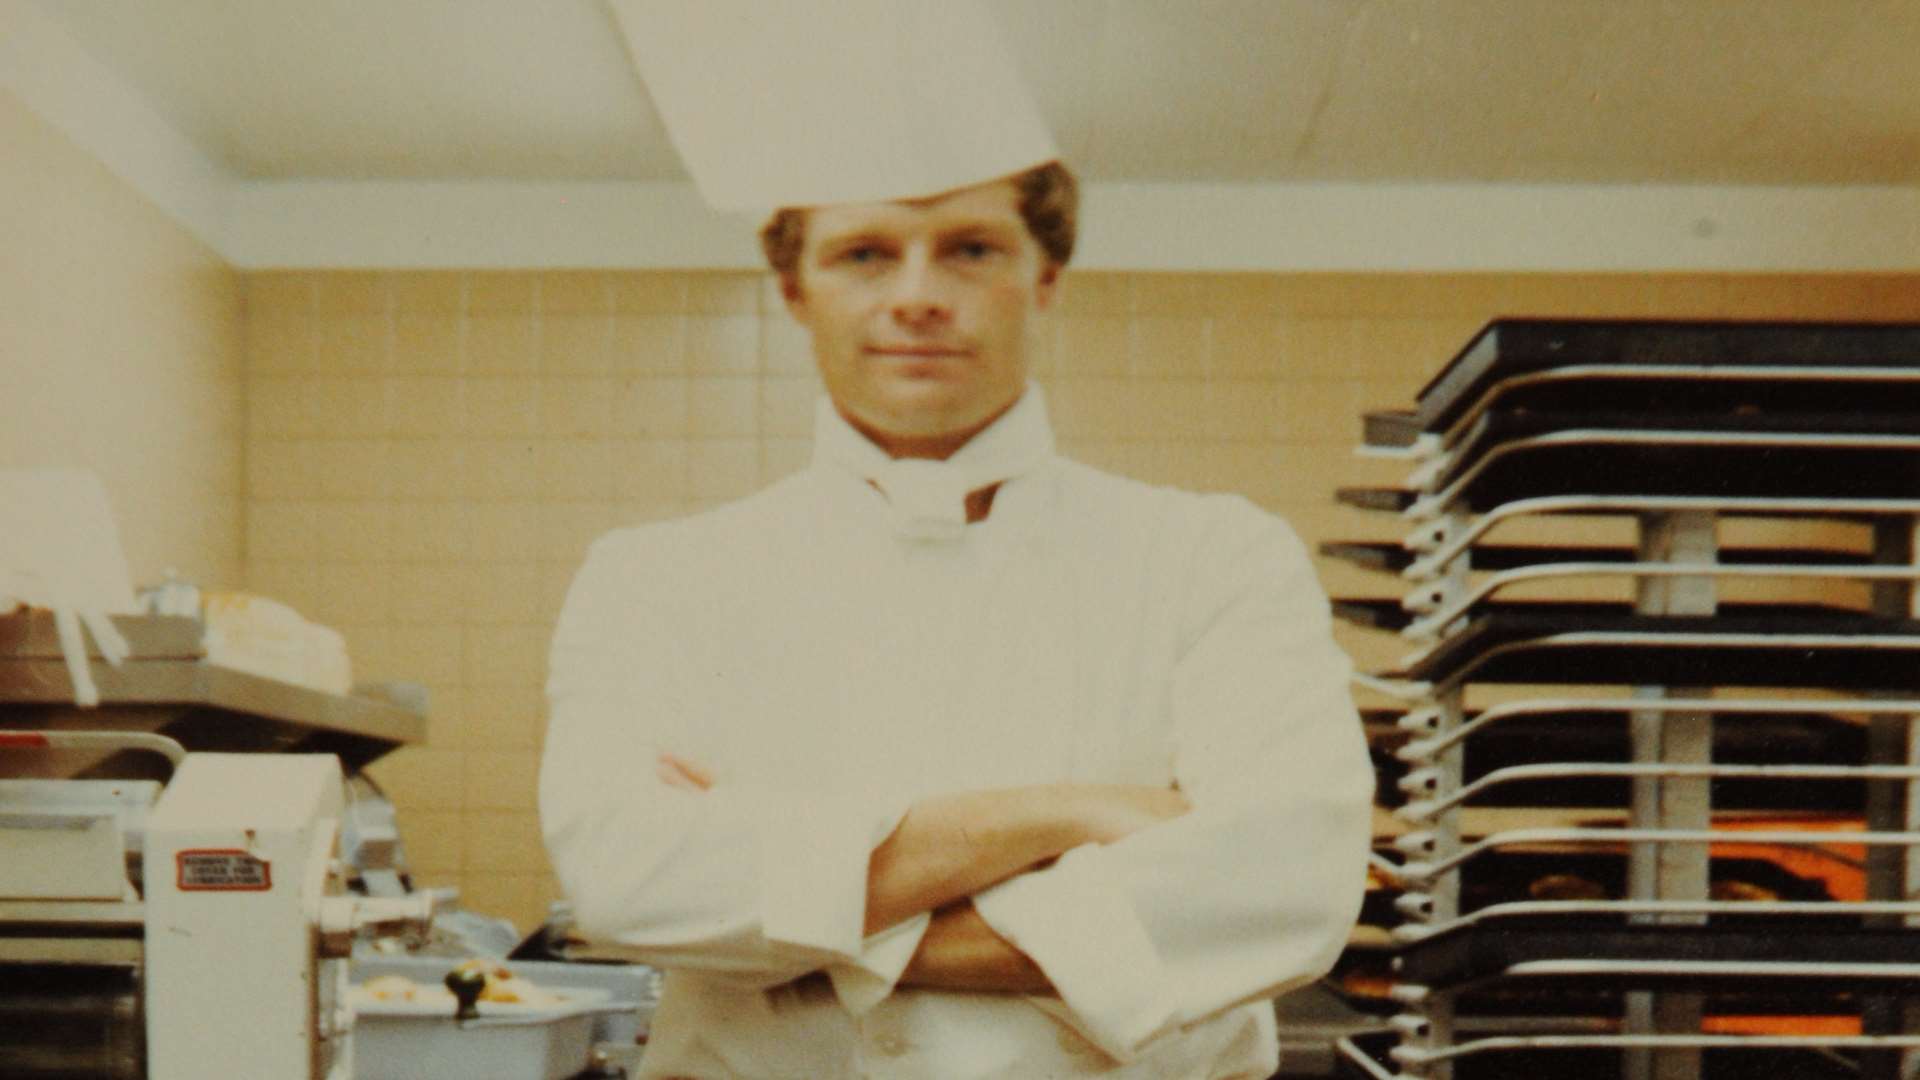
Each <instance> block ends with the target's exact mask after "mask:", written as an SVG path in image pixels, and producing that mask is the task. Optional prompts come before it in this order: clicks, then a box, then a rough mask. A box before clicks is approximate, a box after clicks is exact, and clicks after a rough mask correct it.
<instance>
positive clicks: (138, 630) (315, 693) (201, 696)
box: [0, 609, 426, 778]
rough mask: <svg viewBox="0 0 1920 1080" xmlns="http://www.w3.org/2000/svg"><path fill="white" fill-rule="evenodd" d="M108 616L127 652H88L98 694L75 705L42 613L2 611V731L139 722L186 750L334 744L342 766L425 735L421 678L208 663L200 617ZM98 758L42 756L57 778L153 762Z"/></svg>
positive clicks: (300, 748) (124, 727) (129, 727)
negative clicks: (254, 670)
mask: <svg viewBox="0 0 1920 1080" xmlns="http://www.w3.org/2000/svg"><path fill="white" fill-rule="evenodd" d="M113 622H114V625H115V626H116V627H117V628H118V629H119V630H120V633H121V635H122V636H123V637H125V638H126V640H127V644H128V646H129V648H130V650H131V652H130V654H129V655H128V657H127V658H126V660H125V662H124V663H122V664H121V665H120V666H118V667H112V666H109V665H108V664H107V663H106V662H105V661H104V660H103V659H101V657H100V655H99V653H98V652H97V651H96V652H94V653H93V655H92V656H91V671H92V674H93V679H94V682H95V684H96V685H97V686H98V687H99V690H100V705H99V707H97V708H91V709H81V708H78V707H77V706H75V705H74V703H73V684H72V683H71V681H70V680H69V678H68V675H67V668H66V664H65V662H64V661H63V659H62V657H61V652H60V642H59V637H58V634H57V632H56V631H55V629H54V624H53V618H52V616H51V615H50V614H48V613H47V612H44V611H37V610H32V609H27V610H23V611H21V612H17V613H14V614H10V615H0V733H4V732H5V731H7V730H9V729H14V730H57V731H118V732H147V733H152V734H157V735H163V736H166V737H167V738H170V739H172V740H174V741H175V742H177V743H179V744H180V745H181V746H184V747H185V748H186V749H188V750H194V751H205V750H212V751H223V752H242V751H244V752H258V751H267V752H276V753H325V754H335V755H338V756H339V758H340V760H341V764H342V766H343V767H345V769H346V770H347V772H348V773H349V774H352V773H354V772H357V771H359V770H360V769H361V768H362V767H364V766H365V765H366V764H368V763H369V762H371V761H373V760H375V759H377V758H379V757H380V756H382V755H384V754H386V753H388V752H389V751H391V750H394V749H397V748H398V747H400V746H402V745H405V744H407V743H412V742H419V741H421V740H422V739H424V738H425V737H426V716H425V713H426V701H425V692H424V689H423V688H419V687H414V686H412V685H410V684H365V685H362V686H358V687H355V688H354V692H353V693H352V694H349V695H342V694H329V693H325V692H323V691H319V690H312V689H309V688H307V687H304V686H296V685H294V684H292V683H287V682H282V681H280V680H278V679H269V678H263V677H261V676H258V675H253V674H249V673H247V672H244V671H237V670H234V669H232V668H226V667H221V666H219V665H217V664H213V663H209V662H208V661H207V659H206V650H205V648H204V647H203V646H202V644H201V639H202V637H203V635H204V632H205V627H204V625H203V624H202V623H201V621H200V620H199V619H193V618H185V617H179V616H165V615H140V616H119V615H117V616H114V617H113ZM103 758H104V755H98V754H95V755H68V756H67V757H66V758H65V759H64V760H60V761H57V762H52V763H51V764H50V766H49V767H50V768H51V769H52V770H53V774H54V775H55V776H56V778H71V777H81V776H86V775H90V774H94V773H100V774H103V775H113V776H121V777H126V776H141V775H147V774H148V773H149V772H150V771H151V769H152V768H153V767H154V765H155V763H154V762H153V761H152V760H151V759H150V758H147V757H146V756H144V755H133V756H125V755H123V758H124V760H116V761H114V762H113V763H112V764H111V766H109V765H108V764H107V763H106V762H105V761H104V760H103ZM127 770H131V771H127ZM162 775H164V773H162Z"/></svg>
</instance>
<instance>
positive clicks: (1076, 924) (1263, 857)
mask: <svg viewBox="0 0 1920 1080" xmlns="http://www.w3.org/2000/svg"><path fill="white" fill-rule="evenodd" d="M1218 508H1220V509H1224V510H1227V511H1228V512H1227V513H1224V514H1222V515H1221V517H1220V518H1219V519H1218V524H1216V526H1215V527H1214V528H1212V529H1211V530H1210V533H1211V535H1210V537H1209V539H1208V541H1207V542H1205V543H1203V544H1202V545H1200V548H1199V550H1200V551H1201V552H1202V555H1201V557H1200V559H1198V560H1197V561H1196V563H1195V564H1194V565H1195V570H1194V573H1193V576H1192V577H1191V578H1190V584H1189V586H1188V588H1186V589H1185V590H1184V592H1185V593H1186V601H1185V604H1186V610H1187V612H1188V613H1189V614H1188V617H1187V618H1185V619H1183V624H1184V626H1183V633H1182V641H1181V643H1180V646H1179V652H1178V660H1177V663H1176V665H1175V668H1174V674H1173V678H1172V686H1171V688H1170V706H1171V710H1172V722H1173V730H1174V732H1175V736H1176V741H1177V748H1176V751H1175V753H1176V760H1175V765H1174V772H1175V776H1176V779H1177V781H1178V784H1179V786H1180V789H1181V791H1182V792H1184V793H1185V794H1186V795H1187V797H1188V798H1189V799H1190V800H1191V802H1192V804H1193V809H1192V810H1191V811H1190V812H1189V813H1187V814H1186V815H1184V816H1182V817H1179V818H1176V819H1173V820H1171V821H1168V822H1165V823H1163V824H1161V825H1158V826H1155V827H1153V828H1150V829H1146V830H1143V831H1141V832H1138V833H1135V834H1133V835H1131V836H1128V837H1126V838H1124V839H1122V840H1121V841H1119V842H1117V843H1114V844H1110V845H1106V846H1100V845H1088V846H1085V847H1081V848H1077V849H1075V850H1073V851H1070V852H1068V853H1067V854H1066V855H1065V856H1063V857H1062V858H1061V859H1060V860H1059V861H1058V862H1056V863H1055V864H1054V865H1053V866H1052V867H1051V868H1048V869H1045V870H1040V871H1036V872H1033V873H1029V874H1026V875H1023V876H1020V877H1017V878H1013V879H1011V880H1009V881H1007V882H1004V883H1002V884H1000V885H998V886H995V887H994V888H992V889H989V890H987V891H985V892H982V893H980V894H979V895H977V896H976V897H975V898H974V906H975V907H976V909H978V911H979V912H980V914H981V916H982V917H983V918H985V919H986V921H987V923H988V925H990V926H992V927H993V928H994V930H995V931H996V932H998V933H999V934H1000V935H1001V936H1002V937H1004V938H1006V939H1007V940H1008V941H1009V942H1011V943H1012V944H1013V945H1014V946H1016V947H1017V948H1019V949H1020V950H1021V951H1023V952H1025V953H1026V954H1027V955H1028V956H1029V957H1030V958H1031V959H1032V960H1033V961H1034V962H1035V963H1036V964H1038V965H1039V966H1040V968H1041V970H1042V971H1043V972H1045V973H1046V975H1047V977H1048V979H1049V980H1051V981H1052V983H1053V985H1054V987H1055V988H1056V989H1057V990H1058V991H1059V994H1060V998H1059V1001H1058V1002H1041V1004H1042V1007H1043V1008H1046V1009H1047V1011H1049V1012H1051V1013H1053V1014H1054V1015H1055V1016H1056V1017H1057V1018H1059V1019H1061V1020H1062V1021H1063V1022H1065V1023H1068V1024H1070V1025H1071V1026H1073V1027H1074V1028H1075V1029H1077V1030H1078V1031H1079V1032H1080V1033H1081V1034H1083V1035H1085V1036H1086V1037H1087V1038H1088V1039H1089V1040H1090V1041H1092V1042H1093V1043H1094V1044H1095V1045H1097V1046H1099V1047H1100V1048H1101V1049H1103V1050H1105V1051H1106V1052H1107V1053H1109V1054H1110V1055H1112V1056H1113V1057H1114V1058H1115V1059H1117V1060H1119V1061H1128V1060H1131V1059H1133V1058H1134V1057H1135V1056H1137V1055H1138V1053H1139V1052H1140V1051H1141V1049H1142V1047H1143V1046H1144V1045H1145V1044H1146V1043H1148V1042H1149V1041H1151V1040H1152V1039H1153V1038H1154V1037H1155V1036H1156V1035H1158V1034H1160V1033H1163V1032H1166V1031H1168V1030H1171V1029H1174V1028H1177V1027H1179V1026H1180V1025H1183V1024H1186V1023H1190V1022H1192V1021H1195V1020H1199V1019H1202V1018H1204V1017H1206V1016H1209V1015H1211V1014H1213V1013H1217V1012H1219V1011H1221V1010H1223V1009H1227V1008H1229V1007H1232V1006H1235V1005H1239V1004H1242V1003H1244V1002H1247V1001H1251V1000H1255V999H1260V998H1270V997H1273V996H1276V995H1278V994H1280V993H1283V992H1285V991H1287V990H1289V989H1291V988H1293V987H1296V986H1299V985H1301V984H1303V983H1305V982H1308V981H1310V980H1312V979H1314V978H1317V977H1318V976H1320V975H1322V974H1324V973H1325V972H1326V971H1327V970H1328V969H1329V968H1330V967H1331V966H1332V964H1333V962H1334V960H1335V959H1336V958H1337V956H1338V955H1339V953H1340V951H1341V949H1342V948H1343V947H1344V946H1345V944H1346V941H1347V936H1348V933H1349V931H1350V930H1351V928H1352V926H1353V923H1354V920H1355V919H1356V917H1357V915H1358V912H1359V905H1360V900H1361V894H1362V892H1363V890H1364V887H1365V877H1366V870H1365V865H1366V856H1367V851H1368V846H1369V840H1370V824H1371V805H1372V796H1373V777H1372V770H1371V766H1370V764H1369V760H1368V756H1367V750H1366V745H1365V739H1364V737H1363V735H1362V732H1361V728H1360V723H1359V718H1358V716H1357V714H1356V712H1355V710H1354V706H1353V702H1352V698H1351V696H1350V693H1349V690H1348V680H1349V675H1350V671H1351V663H1350V661H1349V660H1348V659H1347V657H1346V655H1345V654H1344V653H1343V652H1341V650H1340V649H1339V647H1338V646H1337V645H1336V644H1334V641H1333V638H1332V634H1331V621H1330V619H1329V614H1328V606H1327V601H1326V598H1325V594H1324V593H1322V592H1321V590H1320V587H1319V585H1318V583H1317V581H1316V580H1315V578H1314V574H1313V569H1312V565H1311V563H1310V562H1309V561H1308V559H1307V555H1306V552H1305V549H1304V548H1303V547H1302V546H1301V544H1300V541H1299V540H1298V539H1297V538H1296V537H1295V536H1294V534H1293V532H1292V531H1291V530H1290V529H1288V528H1287V527H1286V526H1285V525H1284V524H1283V523H1281V522H1280V521H1279V520H1278V519H1276V518H1273V517H1271V516H1269V515H1266V514H1264V513H1262V512H1260V511H1257V510H1255V509H1254V508H1253V507H1252V506H1251V505H1250V504H1246V503H1244V502H1241V501H1238V500H1235V501H1234V502H1233V503H1230V504H1226V505H1225V506H1221V507H1218Z"/></svg>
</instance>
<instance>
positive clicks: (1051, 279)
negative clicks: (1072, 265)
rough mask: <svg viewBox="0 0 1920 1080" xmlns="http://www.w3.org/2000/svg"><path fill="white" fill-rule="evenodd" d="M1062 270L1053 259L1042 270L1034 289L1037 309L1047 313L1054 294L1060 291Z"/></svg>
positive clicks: (1034, 301)
mask: <svg viewBox="0 0 1920 1080" xmlns="http://www.w3.org/2000/svg"><path fill="white" fill-rule="evenodd" d="M1060 270H1061V266H1060V264H1059V263H1057V262H1054V261H1053V260H1051V259H1049V260H1047V263H1046V265H1045V266H1042V267H1041V268H1040V280H1039V281H1037V282H1035V283H1034V287H1033V306H1034V307H1035V308H1037V309H1039V310H1041V311H1045V310H1046V309H1047V305H1048V304H1051V303H1053V297H1054V294H1056V293H1057V292H1059V291H1060Z"/></svg>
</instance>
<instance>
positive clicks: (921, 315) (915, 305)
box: [890, 252, 953, 329]
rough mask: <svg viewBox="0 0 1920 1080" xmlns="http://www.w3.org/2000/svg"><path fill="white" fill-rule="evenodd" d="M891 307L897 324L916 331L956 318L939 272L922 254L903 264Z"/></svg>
mask: <svg viewBox="0 0 1920 1080" xmlns="http://www.w3.org/2000/svg"><path fill="white" fill-rule="evenodd" d="M890 306H891V308H892V311H893V319H894V321H895V322H897V323H899V324H900V325H902V326H907V327H912V328H916V329H918V328H922V327H926V326H932V325H937V324H939V323H942V322H946V321H947V320H949V319H951V318H952V317H953V307H952V304H951V303H950V302H949V301H948V299H947V297H946V295H945V293H944V291H943V290H942V288H941V283H940V281H939V274H938V272H937V268H936V267H935V266H934V265H933V261H932V260H931V259H929V258H928V257H927V256H925V255H924V254H921V253H919V252H914V253H912V254H909V255H908V256H907V257H906V258H905V259H902V260H901V263H900V269H899V272H898V274H897V276H896V277H895V278H894V282H893V297H892V302H891V305H890Z"/></svg>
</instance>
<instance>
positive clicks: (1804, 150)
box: [36, 0, 1920, 185]
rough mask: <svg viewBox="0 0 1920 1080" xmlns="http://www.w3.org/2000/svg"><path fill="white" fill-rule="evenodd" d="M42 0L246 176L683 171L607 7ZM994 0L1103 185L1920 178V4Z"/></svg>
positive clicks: (1041, 92)
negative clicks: (632, 65) (1135, 183)
mask: <svg viewBox="0 0 1920 1080" xmlns="http://www.w3.org/2000/svg"><path fill="white" fill-rule="evenodd" d="M769 2H773V0H769ZM36 4H37V7H38V8H39V10H40V11H41V12H42V13H43V14H44V15H45V16H46V17H47V18H49V19H51V20H53V21H54V22H57V23H58V24H59V25H60V26H61V27H62V28H63V30H64V31H65V32H66V34H67V35H69V36H70V37H71V38H72V40H73V41H74V42H75V43H77V44H78V45H79V46H80V48H82V49H83V50H85V51H86V52H87V53H89V54H91V55H92V56H93V57H94V58H95V59H97V60H98V61H100V62H101V63H102V64H103V65H105V66H106V67H107V68H108V69H110V70H111V71H112V72H114V73H115V74H116V75H117V76H119V78H120V79H121V80H123V81H124V82H125V83H126V84H128V85H129V86H131V87H133V88H134V90H135V91H136V92H137V93H138V94H139V95H141V96H142V98H144V100H145V102H146V104H147V105H148V106H150V107H151V109H152V110H153V111H154V112H156V113H158V114H159V115H160V116H161V117H163V118H164V119H165V120H166V121H167V122H168V123H170V124H171V125H172V127H173V128H174V129H176V130H177V131H178V132H179V133H181V134H182V135H184V136H185V137H186V139H187V140H188V141H190V142H191V143H192V144H193V145H194V146H195V147H197V148H198V150H199V152H200V153H201V154H203V155H205V156H206V157H207V158H208V159H210V160H211V161H213V162H214V163H216V164H217V165H219V166H220V167H222V168H223V169H224V170H225V171H227V172H228V173H229V174H231V175H232V176H234V177H235V178H237V179H240V180H248V181H256V180H332V181H340V180H406V181H527V182H555V181H570V182H578V181H636V180H638V181H666V180H680V179H682V178H683V176H684V174H683V173H682V171H681V169H680V166H679V164H678V162H677V160H676V159H675V157H674V154H673V151H672V148H671V147H670V146H669V145H668V144H667V142H666V139H665V136H664V134H663V132H662V129H661V127H660V124H659V120H658V118H657V117H656V115H655V114H654V110H653V106H652V104H651V103H650V102H649V101H648V99H647V96H646V91H645V88H644V87H643V86H642V84H641V83H640V80H639V79H638V78H637V77H636V75H635V74H634V72H633V69H632V67H631V64H630V63H629V61H628V57H627V53H626V46H625V44H624V43H623V41H622V39H621V37H620V34H619V32H618V29H617V27H616V25H615V23H614V20H613V17H612V15H611V13H610V12H609V11H608V10H607V9H606V7H605V6H604V5H603V3H601V0H539V2H532V0H164V2H151V3H129V2H127V0H36ZM989 5H990V7H991V8H992V10H993V11H994V12H995V13H996V15H997V16H998V18H999V19H1000V22H1001V25H1002V26H1003V28H1004V29H1005V31H1006V36H1007V38H1008V41H1009V44H1010V46H1011V47H1012V49H1013V51H1014V53H1015V55H1016V59H1017V61H1018V63H1019V65H1020V67H1021V69H1022V71H1024V72H1025V74H1026V76H1027V79H1028V81H1029V83H1030V85H1031V87H1032V90H1033V92H1034V95H1035V97H1036V98H1037V100H1038V102H1039V104H1040V108H1041V111H1042V113H1043V114H1044V115H1045V116H1046V117H1047V118H1048V120H1049V122H1050V123H1051V124H1052V125H1053V126H1054V130H1055V134H1056V137H1057V138H1058V140H1059V142H1060V145H1061V147H1062V149H1063V151H1064V152H1065V154H1066V155H1067V156H1068V158H1069V160H1070V161H1072V162H1073V163H1075V164H1076V165H1077V166H1078V168H1079V169H1080V171H1081V172H1082V174H1083V175H1085V176H1086V177H1087V178H1089V179H1090V180H1093V181H1116V182H1117V181H1157V182H1168V181H1177V182H1193V181H1233V182H1247V181H1258V182H1288V181H1303V180H1306V181H1392V182H1434V181H1504V182H1547V183H1656V184H1696V183H1698V184H1722V185H1726V184H1734V185H1842V184H1846V185H1858V184H1893V185H1911V184H1914V183H1916V181H1920V62H1916V60H1915V58H1916V57H1920V3H1916V2H1914V0H989ZM805 44H813V43H805ZM805 44H802V45H801V47H805ZM723 74H724V73H717V74H716V77H721V76H722V75H723Z"/></svg>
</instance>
